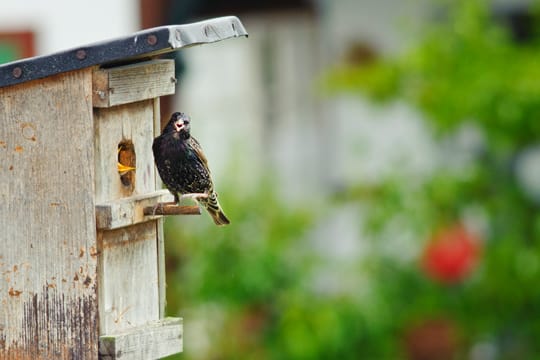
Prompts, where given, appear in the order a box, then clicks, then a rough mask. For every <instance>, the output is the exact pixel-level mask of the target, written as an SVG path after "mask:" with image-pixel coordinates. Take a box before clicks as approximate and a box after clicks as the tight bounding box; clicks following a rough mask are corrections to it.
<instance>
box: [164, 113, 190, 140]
mask: <svg viewBox="0 0 540 360" xmlns="http://www.w3.org/2000/svg"><path fill="white" fill-rule="evenodd" d="M190 122H191V119H190V118H189V116H187V115H186V114H184V113H181V112H175V113H174V114H172V115H171V119H170V120H169V123H168V124H167V126H166V127H165V129H164V130H163V133H171V134H172V135H173V136H174V137H175V138H183V139H187V138H189V130H190Z"/></svg>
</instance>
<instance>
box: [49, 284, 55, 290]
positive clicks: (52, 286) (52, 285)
mask: <svg viewBox="0 0 540 360" xmlns="http://www.w3.org/2000/svg"><path fill="white" fill-rule="evenodd" d="M47 287H48V288H49V289H56V284H55V283H50V284H49V283H47Z"/></svg>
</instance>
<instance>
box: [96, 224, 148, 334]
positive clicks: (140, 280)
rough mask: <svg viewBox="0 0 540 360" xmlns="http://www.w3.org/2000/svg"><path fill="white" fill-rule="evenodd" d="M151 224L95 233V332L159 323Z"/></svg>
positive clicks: (112, 331)
mask: <svg viewBox="0 0 540 360" xmlns="http://www.w3.org/2000/svg"><path fill="white" fill-rule="evenodd" d="M156 232H157V231H156V223H155V221H150V222H146V223H141V224H137V225H132V226H128V227H124V228H120V229H116V230H106V231H101V230H100V231H98V234H97V238H98V252H99V277H98V281H99V291H98V295H99V309H100V311H99V332H100V335H108V334H115V333H117V332H119V331H122V330H126V329H129V328H132V327H135V326H140V325H143V324H146V323H147V322H149V321H154V320H158V319H159V296H158V264H157V241H156V238H157V233H156Z"/></svg>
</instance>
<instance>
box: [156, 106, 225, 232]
mask: <svg viewBox="0 0 540 360" xmlns="http://www.w3.org/2000/svg"><path fill="white" fill-rule="evenodd" d="M152 150H153V152H154V160H155V162H156V167H157V169H158V172H159V175H160V177H161V180H163V183H164V184H165V186H167V189H169V191H170V192H171V193H172V194H173V195H174V200H175V202H178V201H179V198H180V196H181V195H184V194H194V193H204V194H207V195H208V197H207V198H197V200H198V201H199V203H200V204H201V205H203V206H204V207H205V208H206V210H207V211H208V213H209V214H210V216H212V219H213V220H214V222H215V223H216V224H217V225H226V224H229V220H228V219H227V217H226V216H225V214H224V213H223V211H222V209H221V207H220V205H219V202H218V200H217V194H216V192H215V191H214V184H213V182H212V178H211V176H210V169H209V168H208V161H207V160H206V156H205V155H204V153H203V152H202V148H201V145H200V144H199V142H198V141H197V140H196V139H195V138H194V137H192V136H191V134H190V119H189V117H188V116H187V115H185V114H184V113H179V112H176V113H174V114H172V115H171V119H170V120H169V122H168V123H167V125H166V126H165V128H164V129H163V131H162V133H161V135H160V136H158V137H157V138H155V139H154V143H153V145H152Z"/></svg>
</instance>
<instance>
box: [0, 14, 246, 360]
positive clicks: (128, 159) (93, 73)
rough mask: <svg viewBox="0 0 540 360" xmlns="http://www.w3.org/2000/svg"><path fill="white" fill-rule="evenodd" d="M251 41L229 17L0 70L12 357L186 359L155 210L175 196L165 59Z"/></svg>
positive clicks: (3, 338) (2, 217) (2, 292)
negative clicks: (166, 151) (161, 168)
mask: <svg viewBox="0 0 540 360" xmlns="http://www.w3.org/2000/svg"><path fill="white" fill-rule="evenodd" d="M245 35H247V33H246V31H245V29H244V27H243V26H242V23H241V22H240V21H239V20H238V19H237V18H236V17H223V18H216V19H210V20H207V21H202V22H198V23H193V24H187V25H176V26H165V27H158V28H154V29H149V30H145V31H141V32H138V33H135V34H133V35H131V36H128V37H123V38H119V39H114V40H111V41H106V42H102V43H97V44H91V45H87V46H81V47H78V48H75V49H72V50H68V51H63V52H59V53H56V54H52V55H48V56H42V57H36V58H30V59H24V60H20V61H16V62H12V63H9V64H5V65H2V66H0V179H1V180H0V239H1V241H0V358H3V359H4V358H8V359H10V358H17V359H18V358H27V359H57V358H66V359H67V358H69V359H86V358H88V359H95V358H98V355H99V356H100V357H102V358H108V359H117V358H122V359H124V358H126V359H127V358H129V359H151V358H158V357H163V356H167V355H171V354H174V353H177V352H180V351H181V350H182V319H180V318H164V307H165V265H164V253H163V251H164V250H163V249H164V247H163V241H164V240H163V224H162V217H161V216H159V215H157V216H156V215H155V214H152V213H151V212H150V213H148V212H146V214H149V215H145V211H144V209H145V208H149V207H152V206H155V204H156V203H158V202H160V201H164V200H165V199H164V197H167V196H168V194H167V191H164V190H160V189H161V184H160V180H159V176H158V174H157V171H156V169H155V167H154V159H153V156H152V141H153V139H154V137H155V136H157V135H158V134H159V133H160V130H161V129H160V119H159V117H160V115H159V114H160V111H159V97H160V96H163V95H170V94H173V93H174V90H175V82H176V79H175V75H174V62H173V60H159V59H156V58H155V57H156V56H157V55H160V54H163V53H166V52H171V51H175V50H178V49H182V48H185V47H188V46H191V45H197V44H204V43H211V42H215V41H219V40H224V39H227V38H231V37H237V36H245ZM133 168H135V169H134V170H133Z"/></svg>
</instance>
